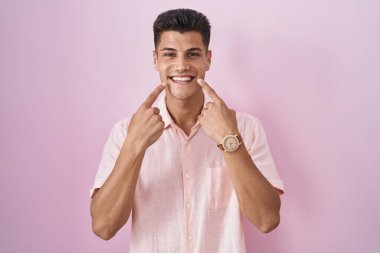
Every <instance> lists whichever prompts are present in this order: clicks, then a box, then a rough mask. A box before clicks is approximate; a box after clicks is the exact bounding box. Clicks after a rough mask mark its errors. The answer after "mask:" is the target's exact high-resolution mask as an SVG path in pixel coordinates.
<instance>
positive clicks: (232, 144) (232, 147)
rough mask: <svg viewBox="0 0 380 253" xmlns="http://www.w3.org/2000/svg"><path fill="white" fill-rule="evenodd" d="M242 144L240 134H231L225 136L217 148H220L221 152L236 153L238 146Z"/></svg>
mask: <svg viewBox="0 0 380 253" xmlns="http://www.w3.org/2000/svg"><path fill="white" fill-rule="evenodd" d="M241 143H242V139H241V136H240V134H235V135H233V134H231V135H226V136H225V137H224V138H223V140H222V142H221V143H219V144H218V145H217V146H218V148H220V149H221V150H222V151H226V152H234V151H236V150H237V149H238V148H239V146H240V145H241Z"/></svg>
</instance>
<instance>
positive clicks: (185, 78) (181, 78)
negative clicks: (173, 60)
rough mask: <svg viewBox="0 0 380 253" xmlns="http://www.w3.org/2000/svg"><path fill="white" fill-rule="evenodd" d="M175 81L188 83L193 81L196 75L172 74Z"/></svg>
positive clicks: (171, 77)
mask: <svg viewBox="0 0 380 253" xmlns="http://www.w3.org/2000/svg"><path fill="white" fill-rule="evenodd" d="M169 78H170V79H171V80H172V81H173V82H175V83H179V84H187V83H190V82H191V81H193V79H194V78H195V77H194V76H170V77H169Z"/></svg>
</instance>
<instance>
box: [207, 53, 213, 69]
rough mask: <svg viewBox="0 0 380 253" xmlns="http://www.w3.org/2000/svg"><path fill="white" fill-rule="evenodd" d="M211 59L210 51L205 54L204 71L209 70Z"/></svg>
mask: <svg viewBox="0 0 380 253" xmlns="http://www.w3.org/2000/svg"><path fill="white" fill-rule="evenodd" d="M211 58H212V52H211V50H208V51H207V53H206V61H207V68H206V70H209V69H210V66H211Z"/></svg>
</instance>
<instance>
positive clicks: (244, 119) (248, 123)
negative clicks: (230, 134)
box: [236, 112, 260, 128]
mask: <svg viewBox="0 0 380 253" xmlns="http://www.w3.org/2000/svg"><path fill="white" fill-rule="evenodd" d="M236 119H237V122H238V125H239V126H241V127H253V128H254V127H256V126H257V125H258V124H260V121H259V119H258V118H257V117H255V116H253V115H251V114H249V113H245V112H236Z"/></svg>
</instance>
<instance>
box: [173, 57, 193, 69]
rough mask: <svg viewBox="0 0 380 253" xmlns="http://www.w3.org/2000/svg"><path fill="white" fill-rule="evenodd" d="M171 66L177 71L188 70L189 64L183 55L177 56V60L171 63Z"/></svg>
mask: <svg viewBox="0 0 380 253" xmlns="http://www.w3.org/2000/svg"><path fill="white" fill-rule="evenodd" d="M172 67H173V69H174V70H175V71H178V72H184V71H188V70H190V64H189V62H188V61H187V60H186V59H185V58H184V57H177V60H176V62H174V63H173V65H172Z"/></svg>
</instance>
